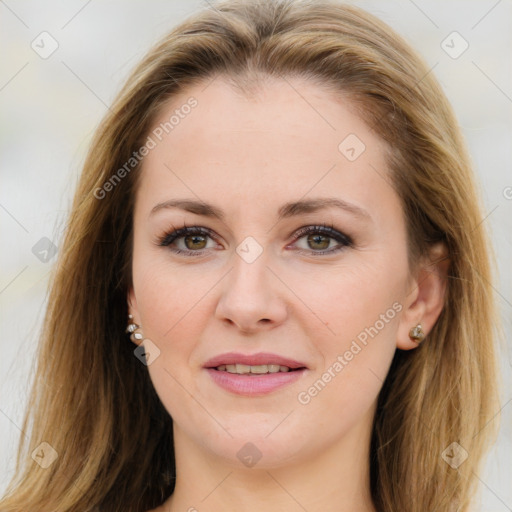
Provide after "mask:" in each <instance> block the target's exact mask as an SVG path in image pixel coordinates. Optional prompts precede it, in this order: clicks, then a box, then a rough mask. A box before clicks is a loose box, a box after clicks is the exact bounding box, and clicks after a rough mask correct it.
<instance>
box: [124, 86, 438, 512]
mask: <svg viewBox="0 0 512 512" xmlns="http://www.w3.org/2000/svg"><path fill="white" fill-rule="evenodd" d="M292 86H293V87H292ZM299 93H300V94H299ZM190 96H194V97H195V98H196V99H197V101H198V105H197V106H196V107H195V108H194V109H193V110H192V111H191V112H190V114H189V115H188V116H184V119H182V120H180V123H179V124H178V125H176V126H175V127H174V129H173V130H172V131H170V132H169V134H168V135H167V136H165V137H163V138H162V141H161V142H159V143H158V144H157V145H156V147H155V148H154V149H152V150H151V151H150V152H149V154H148V155H147V156H146V157H145V159H144V163H143V168H142V176H141V178H142V180H141V183H140V187H139V189H138V190H137V196H136V205H135V212H134V254H133V267H132V270H133V288H132V289H130V290H129V294H128V302H129V306H130V312H131V314H132V315H133V316H134V321H135V322H136V323H137V324H139V325H141V326H142V327H141V332H143V334H144V337H145V338H147V339H149V340H151V343H153V344H154V345H156V346H157V347H158V349H159V350H160V354H159V356H158V357H157V358H156V359H154V361H153V362H152V363H151V364H149V365H148V366H147V370H148V371H149V375H150V377H151V380H152V382H153V384H154V386H155V389H156V391H157V393H158V395H159V397H160V399H161V401H162V403H163V405H164V406H165V407H166V409H167V411H168V412H169V414H170V415H171V416H172V418H173V420H174V440H175V450H176V464H177V482H176V489H175V492H174V493H173V495H172V496H171V497H170V498H169V499H168V500H167V501H166V502H165V503H164V504H163V505H162V506H161V507H159V508H157V509H155V511H158V512H175V511H178V510H181V511H186V510H189V511H193V510H198V511H201V512H208V511H218V510H223V511H225V512H230V511H234V510H236V511H237V512H240V510H243V511H261V510H267V511H288V512H292V511H303V510H304V509H306V510H308V511H309V512H314V511H320V510H321V511H324V512H325V511H334V510H336V511H337V512H348V511H350V512H354V511H361V512H363V511H364V512H367V511H375V508H374V506H373V504H372V502H371V499H370V493H369V466H368V454H369V444H370V435H371V427H372V422H373V418H374V414H375V406H376V401H377V397H378V394H379V391H380V389H381V387H382V384H383V381H384V379H385V377H386V374H387V372H388V370H389V366H390V364H391V360H392V358H393V355H394V353H395V350H396V349H397V348H398V349H401V350H411V349H415V348H416V347H417V346H418V345H417V344H416V343H415V342H413V341H412V340H411V339H410V338H409V335H408V333H409V330H410V328H411V327H413V326H415V325H416V324H417V323H419V322H421V323H422V325H423V330H424V332H425V333H426V334H428V332H429V330H430V329H431V328H432V326H433V324H434V323H435V321H436V320H437V318H438V316H439V314H440V312H441V309H442V305H443V295H444V293H445V285H444V277H445V274H446V266H442V265H437V266H436V265H430V266H428V265H429V261H428V260H425V262H424V264H422V265H421V266H420V267H419V269H418V270H415V271H414V272H412V271H411V270H410V269H409V268H408V264H407V240H406V229H405V221H404V217H403V211H402V207H401V203H400V198H399V197H398V195H397V194H396V192H395V191H394V190H393V188H392V187H391V186H390V185H389V184H388V181H387V180H386V179H383V176H385V174H386V173H387V169H386V164H385V160H384V146H383V144H384V143H383V142H382V141H381V140H380V139H379V137H378V136H377V134H376V133H375V132H373V131H371V130H370V129H369V128H368V127H367V126H366V125H365V123H364V122H363V121H362V120H361V119H360V118H359V117H358V115H356V113H355V111H354V109H353V108H352V105H351V104H350V103H349V102H348V100H346V99H344V98H343V97H342V96H334V95H332V94H331V93H327V92H325V91H323V90H322V89H321V87H320V86H319V85H315V84H312V83H309V82H306V81H304V80H301V79H288V80H286V81H285V80H269V81H267V82H266V84H265V86H264V88H263V90H261V91H260V92H259V93H258V94H257V95H256V96H255V97H252V98H251V99H247V98H244V97H242V96H241V95H240V94H238V93H237V92H236V91H235V90H234V89H233V88H232V87H231V86H230V85H229V84H228V83H227V82H226V81H225V80H224V79H223V78H222V77H217V78H216V79H215V80H214V81H213V82H211V83H210V84H209V85H208V86H207V85H206V84H204V83H203V84H201V85H196V86H194V87H190V88H189V89H187V90H186V91H184V92H182V93H181V94H180V95H179V96H175V97H173V98H172V100H170V101H169V102H168V103H167V104H166V105H165V108H164V109H163V110H162V111H161V112H160V117H159V118H158V119H157V120H156V122H155V127H156V126H158V125H159V123H160V122H165V121H166V120H168V119H169V117H170V116H171V115H172V114H173V112H174V111H175V109H176V108H180V106H181V105H183V104H185V103H186V100H187V99H188V98H189V97H190ZM349 134H356V135H357V137H358V138H359V139H360V140H361V141H363V142H364V144H365V146H366V149H365V150H364V152H363V153H362V154H361V155H360V156H359V157H358V158H357V159H356V160H354V161H349V160H348V159H347V158H346V157H345V156H344V155H343V154H342V153H341V152H340V151H339V149H338V145H339V144H340V142H342V141H343V140H344V139H345V137H346V136H347V135H349ZM376 170H378V171H379V172H376ZM327 196H329V197H333V196H334V197H337V198H340V199H343V200H345V201H348V202H350V203H352V204H355V205H357V206H359V207H360V208H363V209H364V210H365V211H366V212H367V214H368V215H369V218H368V219H364V218H358V217H357V216H355V215H354V214H353V213H350V212H347V211H344V210H341V209H336V208H329V209H325V210H320V211H317V212H312V213H306V214H301V215H299V216H297V217H291V218H287V219H283V220H280V221H279V222H278V221H277V211H278V208H279V207H280V206H282V205H283V204H284V203H286V202H288V201H294V200H299V199H310V198H312V197H327ZM176 198H191V199H195V200H202V201H205V202H208V203H212V204H213V205H215V206H217V207H218V208H221V209H222V210H224V211H225V219H224V221H220V220H218V219H215V218H208V217H205V216H201V215H198V214H195V213H191V212H185V211H183V210H180V209H177V208H162V209H160V210H159V211H158V212H156V213H155V214H153V215H150V212H151V210H152V208H153V207H154V206H155V205H156V204H158V203H161V202H163V201H167V200H170V199H176ZM184 222H185V223H186V224H187V225H188V226H201V227H205V228H209V229H210V230H212V232H213V234H214V237H215V238H210V237H206V238H204V239H200V240H199V242H198V241H197V240H196V241H195V242H194V240H190V238H189V239H188V242H187V240H186V239H185V238H183V237H182V238H181V239H179V240H177V241H175V243H174V244H173V246H172V247H175V248H176V247H177V248H180V249H183V250H186V249H188V250H189V251H196V252H201V250H202V255H200V256H190V257H188V256H186V255H183V254H175V253H173V252H172V250H171V247H163V246H159V245H158V242H157V239H158V237H162V236H164V235H165V234H166V233H167V232H169V231H172V230H173V229H174V228H180V227H182V226H183V224H184ZM323 223H325V224H329V225H330V224H333V225H334V228H335V229H336V230H338V231H340V232H341V233H345V234H347V235H349V236H351V237H352V238H353V240H354V245H353V247H345V248H344V249H343V250H341V251H339V252H335V253H331V254H325V255H315V254H314V253H315V252H321V251H322V250H327V249H326V248H328V249H331V248H334V247H338V246H339V243H338V242H337V241H336V240H335V239H333V238H326V239H325V240H323V241H321V242H320V243H319V242H318V241H316V244H315V237H311V236H310V237H309V241H308V235H303V236H301V237H300V238H299V237H297V236H295V233H296V232H297V231H298V229H299V228H301V227H304V226H310V225H319V224H320V225H322V224H323ZM173 226H174V228H173ZM249 236H251V237H253V238H254V239H255V240H256V241H257V243H258V244H259V245H260V247H261V249H262V251H263V252H262V253H261V254H260V255H259V257H258V258H256V259H255V261H253V262H251V263H248V262H247V261H245V260H244V259H243V258H242V257H241V256H239V254H238V253H237V252H236V248H237V247H238V246H239V245H240V244H241V243H242V241H244V239H245V238H246V237H249ZM185 244H187V245H185ZM194 244H196V245H194ZM322 244H323V245H322ZM297 249H299V250H302V251H303V252H302V253H300V252H298V250H297ZM442 251H443V248H442V247H437V248H434V249H433V252H432V254H431V258H439V257H440V256H441V255H442ZM394 303H395V304H396V303H398V304H399V305H400V306H401V310H400V311H398V312H396V314H395V315H394V318H392V319H388V322H386V323H385V326H384V328H381V329H380V330H379V332H378V334H377V335H375V336H374V337H369V338H368V342H367V344H366V345H365V346H364V345H362V344H361V343H359V345H360V346H361V347H362V350H360V352H358V353H357V355H355V356H354V357H353V359H352V360H351V361H349V362H348V364H347V365H346V366H344V367H343V370H342V371H340V372H338V373H336V372H335V373H334V375H335V376H334V377H332V378H331V380H330V382H328V383H327V385H326V386H325V387H324V388H323V389H322V390H321V392H319V393H318V394H317V395H316V396H314V397H312V398H311V400H310V401H309V403H307V404H303V403H300V402H299V400H298V394H299V393H300V392H303V391H307V390H308V388H309V387H310V386H311V385H312V384H313V383H314V382H315V381H317V380H318V379H319V378H321V377H322V374H323V373H324V372H325V371H326V370H328V368H329V367H331V373H332V371H333V370H332V366H333V363H334V362H335V361H337V358H338V356H339V355H343V354H344V353H345V352H346V351H347V350H348V349H349V348H350V346H351V343H352V342H353V340H355V339H356V338H357V336H358V335H359V334H360V333H361V332H362V331H364V329H365V327H369V326H373V325H375V323H376V321H377V320H379V318H381V317H380V315H382V314H386V311H388V310H389V309H390V308H392V305H393V304H394ZM137 343H140V342H137ZM425 343H428V338H427V340H426V341H425ZM230 351H237V352H242V353H247V354H254V353H257V352H273V353H277V354H279V355H284V356H288V357H291V358H293V359H296V360H298V361H301V362H304V363H305V364H306V365H307V367H308V370H307V372H306V373H305V374H304V376H303V377H302V378H301V379H299V381H296V382H294V383H292V384H290V385H288V386H287V387H285V388H281V389H280V390H277V391H274V392H272V393H269V394H267V395H263V396H257V397H254V396H252V397H244V396H238V395H234V394H232V393H230V392H228V391H225V390H223V389H221V388H220V387H218V386H217V385H216V384H215V383H214V382H213V381H212V379H211V378H210V376H209V374H208V372H206V370H204V369H203V368H202V365H203V364H204V363H205V362H206V361H207V360H208V359H209V358H211V357H213V356H216V355H219V354H221V353H225V352H230ZM247 442H251V443H253V444H254V445H255V446H256V447H257V449H258V451H259V452H260V453H261V459H260V460H259V461H258V462H257V463H256V464H255V465H254V466H252V467H247V466H246V465H244V464H243V463H242V462H241V460H239V458H238V457H237V452H238V451H239V450H240V449H241V448H242V447H243V446H244V445H245V444H246V443H247Z"/></svg>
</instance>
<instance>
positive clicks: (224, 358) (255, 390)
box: [204, 352, 307, 396]
mask: <svg viewBox="0 0 512 512" xmlns="http://www.w3.org/2000/svg"><path fill="white" fill-rule="evenodd" d="M236 363H239V364H247V365H251V366H256V365H262V364H278V365H280V366H288V367H289V368H291V369H293V371H288V372H277V373H267V374H263V375H248V374H244V375H238V374H235V373H229V372H224V371H219V370H216V369H215V368H216V367H217V366H220V365H223V364H236ZM204 368H205V369H206V370H207V372H208V374H209V375H210V377H211V378H212V380H213V381H214V382H215V383H216V384H217V385H218V386H220V387H221V388H223V389H225V390H226V391H230V392H231V393H235V394H237V395H244V396H257V395H264V394H266V393H270V392H272V391H275V390H277V389H279V388H282V387H283V386H286V385H288V384H291V383H292V382H295V381H296V380H297V379H300V378H301V377H302V376H303V375H304V373H305V372H306V371H307V367H306V365H305V364H304V363H301V362H299V361H295V360H293V359H288V358H286V357H282V356H279V355H277V354H271V353H267V352H260V353H258V354H252V355H248V354H240V353H236V352H229V353H227V354H221V355H219V356H216V357H214V358H212V359H210V360H208V361H207V362H206V363H205V364H204Z"/></svg>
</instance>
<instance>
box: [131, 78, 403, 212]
mask: <svg viewBox="0 0 512 512" xmlns="http://www.w3.org/2000/svg"><path fill="white" fill-rule="evenodd" d="M190 105H194V106H193V107H190ZM149 137H151V138H152V140H153V141H154V143H155V144H154V148H153V149H151V150H150V151H149V153H148V154H147V155H146V156H145V157H144V160H143V166H142V180H141V184H140V189H139V193H138V196H139V198H140V201H139V200H138V202H141V201H146V200H147V201H148V205H146V208H147V207H149V202H150V201H151V202H152V203H156V202H158V201H165V200H168V199H173V198H177V197H185V196H186V197H191V196H197V198H201V199H204V200H205V201H207V202H212V203H215V202H217V203H218V202H220V203H229V204H227V205H226V208H227V209H229V208H230V207H232V211H233V213H234V214H235V213H236V212H237V211H240V209H241V207H242V206H243V205H245V206H247V204H251V206H252V207H253V208H257V207H258V205H259V206H260V207H261V208H262V209H265V208H267V207H268V208H270V207H272V208H274V203H275V202H279V204H281V203H284V202H287V201H289V200H290V199H298V198H300V197H303V196H304V195H306V194H309V193H312V195H314V196H320V195H326V194H327V195H330V196H332V195H337V194H339V195H343V196H344V197H346V198H349V197H350V198H351V199H352V201H353V202H355V203H361V204H366V205H367V206H368V207H370V206H372V207H374V209H375V206H377V205H375V203H376V201H375V198H377V197H380V198H381V199H382V200H383V201H385V200H386V197H388V196H389V197H388V199H392V200H394V201H395V202H396V201H397V199H398V198H397V197H396V194H395V193H394V190H393V189H392V188H391V187H390V185H389V184H388V180H386V179H385V177H386V174H387V172H388V171H387V169H386V161H385V143H384V142H383V141H382V140H381V139H380V138H379V137H378V136H377V134H376V133H375V132H373V131H372V130H371V129H370V128H369V127H368V126H367V125H366V124H365V123H364V121H363V120H362V119H361V118H360V117H359V116H358V115H357V114H356V111H355V108H354V105H352V104H351V103H350V102H349V100H347V99H346V98H344V97H343V96H342V95H339V96H338V95H335V94H334V93H332V92H329V91H328V90H327V89H324V88H322V87H321V86H319V85H317V84H313V83H310V82H308V81H306V80H304V79H298V78H294V79H286V80H284V79H274V80H271V81H269V82H268V83H266V84H264V85H263V86H261V87H258V88H257V89H255V93H254V94H250V95H246V94H242V93H240V91H237V90H236V88H234V87H232V86H231V85H230V84H229V83H228V82H227V81H226V80H224V79H222V78H220V77H218V78H216V79H214V80H213V81H210V82H205V83H202V84H197V85H195V86H193V87H189V88H188V89H186V90H184V91H182V92H181V93H180V94H179V95H176V96H174V97H173V98H172V99H171V100H169V101H168V102H167V103H166V104H165V105H164V106H163V108H162V109H161V110H160V112H159V116H158V117H157V119H156V120H155V122H154V124H153V127H152V129H151V131H150V133H149ZM393 196H394V197H393ZM377 210H378V208H377Z"/></svg>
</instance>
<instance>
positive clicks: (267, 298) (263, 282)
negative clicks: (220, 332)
mask: <svg viewBox="0 0 512 512" xmlns="http://www.w3.org/2000/svg"><path fill="white" fill-rule="evenodd" d="M258 245H259V244H258ZM257 252H259V254H257ZM268 254H269V253H268V252H267V251H265V250H263V247H261V246H260V249H258V248H257V246H256V245H255V243H254V241H253V240H246V241H244V242H242V243H241V244H240V245H239V246H238V247H237V249H236V254H235V253H234V254H233V258H232V265H233V266H232V269H231V271H230V272H229V275H228V276H227V279H226V280H225V282H224V286H223V288H222V293H221V296H220V298H219V302H218V305H217V310H216V315H217V317H218V318H219V319H222V320H225V319H229V320H230V321H231V323H234V324H236V325H238V327H239V328H240V329H241V330H244V331H251V330H253V329H255V328H257V327H258V326H261V325H262V324H268V323H269V321H270V322H272V323H276V322H280V321H282V320H283V318H284V315H285V313H286V307H285V304H284V302H283V301H282V300H281V298H280V296H279V291H278V286H279V280H277V279H276V278H275V276H274V275H273V273H272V272H271V271H270V270H269V268H267V265H268V263H269V261H268ZM261 321H263V322H261Z"/></svg>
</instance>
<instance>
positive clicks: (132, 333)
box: [125, 315, 144, 343]
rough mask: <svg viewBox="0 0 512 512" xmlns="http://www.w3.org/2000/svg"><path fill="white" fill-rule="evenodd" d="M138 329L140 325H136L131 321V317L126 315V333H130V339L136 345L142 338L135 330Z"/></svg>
mask: <svg viewBox="0 0 512 512" xmlns="http://www.w3.org/2000/svg"><path fill="white" fill-rule="evenodd" d="M138 329H140V325H138V324H136V323H135V322H134V321H133V315H128V327H126V331H125V332H126V333H130V339H131V340H132V341H133V342H134V343H137V341H140V340H142V339H143V338H144V336H143V335H142V333H140V332H137V330H138Z"/></svg>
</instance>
